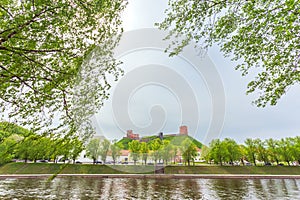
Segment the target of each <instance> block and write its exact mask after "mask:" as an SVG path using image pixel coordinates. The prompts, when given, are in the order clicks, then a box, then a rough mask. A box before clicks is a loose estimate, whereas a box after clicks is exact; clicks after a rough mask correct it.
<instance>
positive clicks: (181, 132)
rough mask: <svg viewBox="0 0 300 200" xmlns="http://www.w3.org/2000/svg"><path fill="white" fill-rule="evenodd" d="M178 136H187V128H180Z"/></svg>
mask: <svg viewBox="0 0 300 200" xmlns="http://www.w3.org/2000/svg"><path fill="white" fill-rule="evenodd" d="M179 134H180V135H188V129H187V126H180V127H179Z"/></svg>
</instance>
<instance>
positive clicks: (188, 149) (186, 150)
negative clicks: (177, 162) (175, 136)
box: [180, 138, 197, 166]
mask: <svg viewBox="0 0 300 200" xmlns="http://www.w3.org/2000/svg"><path fill="white" fill-rule="evenodd" d="M180 151H181V155H182V157H183V159H184V161H185V162H187V163H188V166H190V162H191V161H194V158H195V157H196V156H197V147H196V145H195V144H194V143H193V142H192V141H191V140H190V139H189V138H186V139H185V140H183V141H182V143H181V148H180Z"/></svg>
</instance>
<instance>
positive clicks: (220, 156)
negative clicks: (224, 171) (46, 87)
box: [209, 139, 228, 166]
mask: <svg viewBox="0 0 300 200" xmlns="http://www.w3.org/2000/svg"><path fill="white" fill-rule="evenodd" d="M209 149H210V152H209V157H210V159H212V160H214V162H215V163H216V164H220V165H221V166H222V165H223V162H224V161H225V158H226V155H227V154H228V153H227V150H226V148H225V145H224V143H222V141H221V140H220V139H214V140H212V141H211V143H210V144H209Z"/></svg>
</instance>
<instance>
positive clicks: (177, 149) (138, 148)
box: [86, 138, 197, 165]
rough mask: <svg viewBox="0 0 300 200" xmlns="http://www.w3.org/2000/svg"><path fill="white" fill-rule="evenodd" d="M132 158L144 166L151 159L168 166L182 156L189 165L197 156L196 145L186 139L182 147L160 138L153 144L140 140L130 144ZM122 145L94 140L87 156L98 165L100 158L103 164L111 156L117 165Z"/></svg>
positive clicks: (87, 148) (90, 143) (88, 148)
mask: <svg viewBox="0 0 300 200" xmlns="http://www.w3.org/2000/svg"><path fill="white" fill-rule="evenodd" d="M128 146H129V151H130V157H131V158H132V160H133V161H134V164H136V163H137V161H139V160H142V164H145V165H146V164H147V160H148V159H149V157H151V159H152V160H153V161H154V162H155V164H157V163H158V162H163V163H164V164H166V165H167V164H168V163H169V162H171V161H172V160H173V161H174V163H175V159H176V157H177V156H178V155H180V156H181V157H182V159H183V161H184V162H186V163H187V164H188V165H190V163H191V162H192V161H194V158H195V157H196V156H197V148H196V145H195V144H194V143H193V142H192V141H191V140H190V139H189V138H186V139H185V140H183V141H182V142H181V145H180V146H177V145H175V144H173V143H172V141H169V140H161V139H159V138H157V139H154V140H152V141H151V142H149V143H147V142H140V141H138V140H132V141H131V142H129V143H128ZM122 148H123V147H122V145H121V144H120V143H117V142H116V141H113V142H112V143H110V142H109V141H108V140H106V139H104V140H100V139H98V138H97V139H92V140H91V141H90V142H89V143H88V145H87V147H86V151H87V156H88V157H90V158H92V159H93V163H96V162H97V160H98V158H99V157H100V158H101V161H102V162H103V163H105V162H106V159H107V156H108V155H111V157H112V159H113V163H116V161H117V159H118V157H119V156H120V155H121V153H120V152H121V149H122Z"/></svg>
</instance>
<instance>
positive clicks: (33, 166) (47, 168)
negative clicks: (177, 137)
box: [0, 163, 300, 175]
mask: <svg viewBox="0 0 300 200" xmlns="http://www.w3.org/2000/svg"><path fill="white" fill-rule="evenodd" d="M153 171H154V166H143V165H136V166H135V165H115V166H109V165H92V164H75V165H74V164H66V165H65V164H54V163H8V164H5V165H2V166H0V174H57V173H61V174H139V173H145V172H146V173H148V174H152V173H153ZM165 173H166V174H261V175H300V167H299V166H298V167H297V166H290V167H289V166H257V167H255V166H190V167H187V166H167V167H165Z"/></svg>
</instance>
